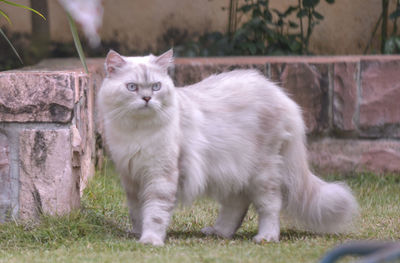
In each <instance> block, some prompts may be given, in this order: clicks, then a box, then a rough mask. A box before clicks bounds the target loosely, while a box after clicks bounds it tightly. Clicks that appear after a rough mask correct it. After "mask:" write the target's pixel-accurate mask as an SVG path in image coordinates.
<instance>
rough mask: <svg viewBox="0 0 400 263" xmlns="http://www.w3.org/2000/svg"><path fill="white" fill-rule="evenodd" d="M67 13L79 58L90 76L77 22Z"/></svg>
mask: <svg viewBox="0 0 400 263" xmlns="http://www.w3.org/2000/svg"><path fill="white" fill-rule="evenodd" d="M66 13H67V17H68V22H69V27H70V29H71V33H72V37H73V38H74V43H75V47H76V51H78V55H79V58H80V60H81V63H82V65H83V68H84V69H85V72H86V74H89V70H88V67H87V65H86V58H85V54H84V53H83V49H82V44H81V41H80V40H79V35H78V30H77V28H76V24H75V21H74V20H73V19H72V17H71V15H70V14H69V13H68V12H66Z"/></svg>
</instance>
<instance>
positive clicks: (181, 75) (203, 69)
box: [172, 60, 267, 87]
mask: <svg viewBox="0 0 400 263" xmlns="http://www.w3.org/2000/svg"><path fill="white" fill-rule="evenodd" d="M214 63H216V64H214ZM252 68H254V69H257V70H259V71H260V72H261V73H263V74H264V75H267V68H266V64H265V63H257V61H253V63H252V64H241V63H234V64H226V62H225V63H221V64H219V63H218V60H215V61H214V60H213V61H212V63H209V64H203V63H195V62H194V63H191V64H176V65H175V67H174V70H173V73H172V75H173V77H174V81H175V85H176V86H178V87H180V86H185V85H190V84H194V83H197V82H199V81H201V80H203V79H205V78H207V77H209V76H210V75H212V74H218V73H222V72H227V71H231V70H234V69H252Z"/></svg>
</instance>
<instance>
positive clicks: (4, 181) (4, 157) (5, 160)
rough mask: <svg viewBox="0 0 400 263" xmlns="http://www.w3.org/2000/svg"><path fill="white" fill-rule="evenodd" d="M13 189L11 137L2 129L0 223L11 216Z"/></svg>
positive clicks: (0, 143)
mask: <svg viewBox="0 0 400 263" xmlns="http://www.w3.org/2000/svg"><path fill="white" fill-rule="evenodd" d="M11 190H12V187H11V174H10V145H9V139H8V138H7V135H6V134H4V133H2V132H1V131H0V223H1V222H4V221H5V220H6V219H9V217H10V216H11V213H12V212H11V211H12V207H11V206H10V205H11V201H10V200H11V195H12V192H11Z"/></svg>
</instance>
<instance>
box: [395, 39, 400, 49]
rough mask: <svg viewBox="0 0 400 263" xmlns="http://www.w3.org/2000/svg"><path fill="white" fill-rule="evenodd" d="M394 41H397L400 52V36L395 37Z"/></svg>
mask: <svg viewBox="0 0 400 263" xmlns="http://www.w3.org/2000/svg"><path fill="white" fill-rule="evenodd" d="M394 43H396V47H397V51H399V52H400V37H394Z"/></svg>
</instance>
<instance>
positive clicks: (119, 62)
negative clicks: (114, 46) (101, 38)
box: [105, 50, 126, 76]
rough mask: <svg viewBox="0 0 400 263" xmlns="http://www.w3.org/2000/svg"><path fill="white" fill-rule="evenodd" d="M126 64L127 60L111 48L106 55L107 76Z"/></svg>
mask: <svg viewBox="0 0 400 263" xmlns="http://www.w3.org/2000/svg"><path fill="white" fill-rule="evenodd" d="M125 64H126V61H125V60H124V59H123V58H122V56H121V55H120V54H118V53H117V52H115V51H114V50H110V51H109V52H108V54H107V57H106V63H105V69H106V73H107V76H110V75H111V74H113V73H115V71H116V70H118V69H119V68H121V67H122V66H124V65H125Z"/></svg>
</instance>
